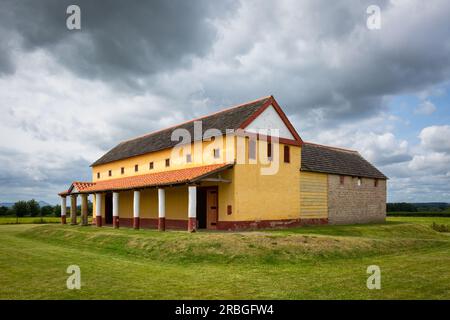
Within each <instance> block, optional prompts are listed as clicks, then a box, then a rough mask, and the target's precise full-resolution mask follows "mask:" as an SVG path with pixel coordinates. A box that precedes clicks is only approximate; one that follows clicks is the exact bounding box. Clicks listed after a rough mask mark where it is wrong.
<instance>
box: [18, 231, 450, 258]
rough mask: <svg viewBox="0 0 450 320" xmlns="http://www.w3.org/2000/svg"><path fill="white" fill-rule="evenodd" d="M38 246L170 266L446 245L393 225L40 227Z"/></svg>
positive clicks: (432, 235)
mask: <svg viewBox="0 0 450 320" xmlns="http://www.w3.org/2000/svg"><path fill="white" fill-rule="evenodd" d="M20 236H21V237H24V238H27V239H32V240H36V241H43V242H47V243H53V244H61V245H64V246H69V247H75V248H81V249H82V248H89V250H98V251H99V252H101V253H106V254H118V255H125V256H130V257H136V258H140V259H142V258H144V259H151V260H153V261H161V262H170V263H200V262H210V263H217V264H234V263H238V264H242V263H250V264H253V263H265V264H276V263H299V262H313V261H316V260H317V259H321V260H323V259H332V258H334V259H347V258H355V257H365V256H372V255H379V254H389V253H394V252H399V251H402V250H410V249H420V248H427V247H429V246H436V245H439V243H440V242H442V243H443V244H446V243H447V241H445V240H448V237H445V236H443V235H441V234H439V233H438V232H436V231H434V230H432V229H431V228H430V227H429V226H425V225H413V224H406V223H389V224H380V225H365V226H338V227H337V226H324V227H306V228H305V227H303V228H295V229H285V230H274V231H272V230H271V231H263V232H239V233H238V232H235V233H228V232H227V233H222V232H198V233H194V234H189V233H187V232H181V231H180V232H175V231H171V232H165V233H161V232H158V231H154V230H140V231H135V230H131V229H120V230H113V229H111V228H102V229H98V228H94V227H73V226H61V225H45V226H36V227H33V228H31V229H29V230H27V231H26V232H23V233H21V234H20Z"/></svg>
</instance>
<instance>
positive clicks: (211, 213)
mask: <svg viewBox="0 0 450 320" xmlns="http://www.w3.org/2000/svg"><path fill="white" fill-rule="evenodd" d="M218 215H219V208H218V191H217V188H214V189H213V188H211V189H207V190H206V228H207V229H217V220H218Z"/></svg>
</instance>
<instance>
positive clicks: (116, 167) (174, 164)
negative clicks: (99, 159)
mask: <svg viewBox="0 0 450 320" xmlns="http://www.w3.org/2000/svg"><path fill="white" fill-rule="evenodd" d="M231 139H233V143H227V140H226V139H225V137H224V138H222V137H218V138H216V139H214V141H203V142H195V143H193V144H191V145H186V146H185V147H184V148H183V150H181V149H178V151H179V152H175V151H173V148H169V149H164V150H160V151H155V152H151V153H147V154H144V155H140V156H135V157H131V158H127V159H122V160H117V161H113V162H110V163H105V164H101V165H97V166H93V167H92V181H93V182H96V181H104V180H110V179H117V178H124V177H130V176H137V175H143V174H149V173H154V172H161V171H169V170H177V169H183V168H191V167H198V166H203V165H208V164H214V163H225V162H229V161H227V160H230V161H233V160H234V158H232V159H227V158H226V154H227V150H228V148H230V149H231V148H233V147H234V137H232V138H231ZM230 142H231V141H230ZM200 144H201V145H202V148H201V149H202V150H200V148H197V146H199V145H200ZM214 148H218V149H220V157H219V158H218V159H216V158H214V153H213V149H214ZM186 154H191V155H192V162H186ZM166 159H170V166H169V167H166ZM150 162H153V169H150ZM135 165H138V171H137V172H136V171H135ZM121 168H124V173H123V174H122V173H121ZM109 171H111V176H109ZM97 173H100V179H98V178H97Z"/></svg>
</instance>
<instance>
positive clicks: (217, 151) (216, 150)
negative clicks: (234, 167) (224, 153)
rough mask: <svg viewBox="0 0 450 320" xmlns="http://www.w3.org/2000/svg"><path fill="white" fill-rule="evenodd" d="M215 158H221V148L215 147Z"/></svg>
mask: <svg viewBox="0 0 450 320" xmlns="http://www.w3.org/2000/svg"><path fill="white" fill-rule="evenodd" d="M213 152H214V159H218V158H220V149H214V151H213Z"/></svg>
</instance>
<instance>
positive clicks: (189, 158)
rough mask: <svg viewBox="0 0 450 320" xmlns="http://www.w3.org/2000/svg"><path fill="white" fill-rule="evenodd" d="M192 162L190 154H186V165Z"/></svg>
mask: <svg viewBox="0 0 450 320" xmlns="http://www.w3.org/2000/svg"><path fill="white" fill-rule="evenodd" d="M190 162H192V155H191V154H187V155H186V163H190Z"/></svg>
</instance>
